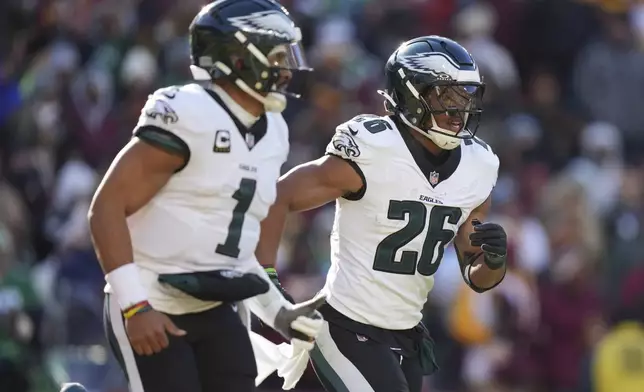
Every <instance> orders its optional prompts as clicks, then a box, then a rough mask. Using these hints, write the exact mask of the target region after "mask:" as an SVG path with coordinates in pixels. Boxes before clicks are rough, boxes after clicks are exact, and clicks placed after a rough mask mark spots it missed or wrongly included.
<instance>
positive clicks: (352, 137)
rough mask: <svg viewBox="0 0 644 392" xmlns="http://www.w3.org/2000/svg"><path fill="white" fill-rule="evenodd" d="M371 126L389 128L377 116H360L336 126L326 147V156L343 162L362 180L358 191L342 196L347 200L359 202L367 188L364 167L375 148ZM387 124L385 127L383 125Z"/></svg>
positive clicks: (385, 122) (372, 158)
mask: <svg viewBox="0 0 644 392" xmlns="http://www.w3.org/2000/svg"><path fill="white" fill-rule="evenodd" d="M373 124H376V126H378V125H379V126H382V127H385V126H389V125H388V123H387V121H386V120H383V119H382V118H380V117H377V116H370V115H362V116H358V117H355V118H353V119H351V120H350V121H347V122H345V123H343V124H340V125H338V127H337V128H336V129H335V133H334V134H333V137H332V138H331V141H330V142H329V144H328V145H327V146H326V152H325V153H326V155H333V156H335V157H338V158H340V159H343V160H345V161H346V162H347V163H349V164H350V165H351V167H353V169H354V170H355V171H356V173H358V175H359V176H360V178H361V179H362V183H363V187H362V189H360V191H358V192H355V193H352V194H347V195H345V196H344V198H345V199H348V200H360V199H361V198H362V196H363V195H364V193H365V191H366V187H367V179H366V178H365V175H364V170H363V169H364V167H365V166H367V165H370V164H371V163H372V162H373V160H374V157H375V156H376V149H377V146H376V144H374V138H375V135H374V132H373V129H376V128H373ZM384 124H387V125H384Z"/></svg>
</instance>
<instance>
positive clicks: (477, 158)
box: [464, 137, 500, 203]
mask: <svg viewBox="0 0 644 392" xmlns="http://www.w3.org/2000/svg"><path fill="white" fill-rule="evenodd" d="M464 148H467V149H469V150H470V152H471V153H472V154H473V157H474V162H475V164H476V168H477V171H476V173H477V176H478V177H479V178H480V183H481V185H480V186H481V191H480V192H481V198H482V199H481V203H483V202H484V201H485V200H487V198H488V197H489V196H490V194H491V193H492V190H493V189H494V187H495V186H496V181H497V179H498V177H499V165H500V162H499V157H498V156H497V155H496V154H495V153H494V151H493V150H492V147H491V146H489V145H488V144H487V143H485V142H484V141H483V140H482V139H480V138H479V137H474V138H473V139H470V140H467V141H465V143H464Z"/></svg>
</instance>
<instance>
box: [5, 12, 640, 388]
mask: <svg viewBox="0 0 644 392" xmlns="http://www.w3.org/2000/svg"><path fill="white" fill-rule="evenodd" d="M204 3H205V2H204V1H203V0H181V1H177V0H2V1H1V2H0V391H7V392H9V391H11V392H27V391H29V392H50V391H56V390H57V385H58V383H60V382H64V381H68V380H73V381H80V382H82V383H85V385H86V386H87V387H88V389H89V390H90V391H96V392H98V391H100V392H108V391H109V392H116V391H125V389H124V380H123V377H122V375H121V372H120V370H119V368H118V367H117V365H116V364H115V362H114V360H113V358H112V357H111V354H110V353H109V351H108V350H107V349H106V345H105V340H104V338H103V331H102V325H101V312H102V287H103V284H104V281H103V276H102V273H101V271H100V268H99V266H98V263H97V262H96V259H95V256H94V253H93V251H92V248H91V244H90V240H89V235H88V228H87V223H86V212H87V209H88V202H89V200H90V198H91V196H92V193H93V191H94V189H95V186H96V185H97V181H98V180H100V178H101V176H102V173H103V172H104V170H105V169H106V167H107V165H109V163H110V161H111V160H112V158H113V157H114V155H115V153H116V152H117V151H118V150H119V149H120V147H121V146H123V145H124V144H125V143H126V142H127V140H128V139H129V138H130V135H131V131H132V127H133V126H134V124H135V123H136V121H137V117H138V115H139V111H140V110H141V107H142V105H143V103H144V101H145V99H146V97H147V95H148V94H149V93H150V92H152V91H153V90H155V89H156V88H158V87H161V86H165V85H169V84H179V83H184V82H187V81H188V80H189V78H190V76H189V70H188V65H189V58H188V38H187V34H186V33H187V28H188V25H189V23H190V21H191V19H192V17H193V16H194V15H195V13H196V12H197V10H198V9H199V7H200V6H201V5H203V4H204ZM282 3H283V4H284V5H285V6H286V7H287V8H288V9H289V10H290V11H291V12H292V14H293V15H294V16H295V18H296V19H297V21H298V22H299V24H300V26H301V27H302V30H303V34H304V44H305V47H306V49H307V52H308V59H309V61H310V62H311V63H312V65H313V66H314V67H315V69H316V71H315V73H314V78H313V79H314V80H313V82H312V83H311V84H310V86H309V89H308V94H307V97H306V100H303V101H297V102H290V103H289V107H288V109H287V111H286V113H285V115H286V117H287V120H288V121H289V124H290V129H291V154H290V157H289V161H288V162H287V165H285V167H284V170H287V169H289V168H290V167H292V166H294V165H296V164H298V163H301V162H303V161H305V160H309V159H314V158H316V157H318V156H320V155H321V154H322V153H323V151H324V147H325V145H326V144H327V143H328V141H329V139H330V136H331V135H332V133H333V131H334V129H335V126H336V125H337V124H339V123H341V122H344V121H346V120H347V119H349V118H351V117H353V116H354V115H357V114H359V113H377V114H381V113H383V106H382V98H381V97H380V96H379V95H378V94H376V92H375V91H376V89H377V88H382V87H383V65H384V62H385V61H386V59H387V57H388V56H389V54H390V53H391V52H392V51H393V50H394V49H395V48H396V47H397V46H398V45H399V44H400V43H401V42H403V41H404V40H406V39H409V38H412V37H414V36H418V35H428V34H441V35H446V36H449V37H452V38H454V39H456V40H458V41H459V42H460V43H462V44H463V45H464V46H465V47H466V48H468V49H469V50H470V51H471V53H472V54H473V55H474V57H475V58H476V60H477V61H478V63H479V66H480V68H481V70H482V73H483V75H484V78H485V82H486V84H487V90H486V96H485V108H486V109H485V112H484V117H483V120H482V125H481V127H480V129H479V133H478V134H479V135H480V136H481V137H482V138H483V139H484V140H485V141H486V142H488V144H490V145H491V146H492V147H493V149H494V150H495V151H496V153H497V154H498V155H499V157H500V159H501V169H500V170H501V172H500V177H499V180H498V183H497V186H496V188H495V190H494V193H493V200H494V214H493V215H494V216H493V217H491V218H490V219H492V220H495V221H498V222H500V223H502V224H503V226H504V227H505V228H506V230H507V231H508V233H509V238H510V248H511V249H510V264H511V267H510V270H509V272H508V274H507V276H506V279H505V281H504V282H503V284H501V285H500V286H499V287H498V288H497V289H495V290H494V291H493V292H491V293H487V294H484V295H477V294H475V293H473V292H471V291H469V289H468V288H467V287H466V286H465V285H464V284H463V283H462V281H461V277H460V273H459V270H458V267H457V265H458V264H457V260H456V257H455V255H454V252H453V250H450V251H448V252H446V254H445V258H444V260H443V263H442V265H441V268H440V270H439V271H438V273H437V275H436V286H435V289H434V291H433V292H432V293H431V294H430V297H429V301H428V303H427V309H426V310H427V311H426V317H425V321H426V323H427V325H428V326H429V328H430V330H431V331H432V333H433V335H434V338H435V340H436V341H437V344H438V358H439V361H440V364H441V370H440V371H439V373H438V374H437V375H435V376H432V377H430V378H428V380H427V383H426V390H427V391H463V392H469V391H499V392H503V391H548V392H572V391H597V392H604V391H614V392H630V391H644V381H642V378H643V377H644V329H643V327H642V324H641V322H643V321H644V315H643V314H642V313H644V301H642V298H644V272H643V271H644V4H642V5H640V4H638V3H639V2H637V1H633V2H631V1H626V0H624V1H620V0H585V1H582V0H577V1H574V0H487V1H476V0H395V1H394V0H283V1H282ZM383 159H386V157H383ZM333 210H334V206H333V205H328V206H326V207H324V208H321V209H319V210H316V211H311V212H309V213H306V214H302V215H300V216H296V217H293V219H291V220H290V222H289V227H288V230H287V233H286V235H285V237H284V241H283V246H282V249H281V256H280V258H279V265H278V271H279V273H280V276H281V279H282V281H283V284H284V286H285V287H286V288H287V289H288V290H289V291H290V293H291V294H292V295H293V296H294V297H295V298H296V299H305V298H308V297H309V296H311V295H312V294H313V293H314V292H315V291H316V290H317V289H319V288H320V287H321V286H322V284H323V281H324V276H325V273H326V270H327V268H328V266H329V245H328V238H329V237H328V233H329V230H330V227H331V224H332V220H333ZM638 319H639V320H640V321H639V323H640V324H638V321H637V320H638ZM269 334H270V332H269ZM615 375H621V376H619V377H616V376H615ZM611 377H615V378H611ZM638 377H639V378H638ZM633 380H635V381H633ZM638 380H639V381H638ZM622 382H634V384H633V385H637V387H635V389H628V387H627V386H625V384H620V383H622ZM265 385H266V386H265V387H264V388H275V389H279V386H280V385H281V384H280V382H279V380H277V379H269V380H268V381H267V382H266V384H265ZM317 385H318V384H317V380H316V379H315V376H314V374H313V373H312V372H310V371H309V372H307V373H306V376H305V378H304V379H303V380H302V382H301V384H300V386H299V387H298V389H297V390H300V391H311V392H313V391H320V389H319V387H318V386H317ZM264 390H267V389H264Z"/></svg>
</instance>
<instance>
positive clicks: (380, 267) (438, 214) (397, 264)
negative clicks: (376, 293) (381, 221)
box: [373, 200, 463, 276]
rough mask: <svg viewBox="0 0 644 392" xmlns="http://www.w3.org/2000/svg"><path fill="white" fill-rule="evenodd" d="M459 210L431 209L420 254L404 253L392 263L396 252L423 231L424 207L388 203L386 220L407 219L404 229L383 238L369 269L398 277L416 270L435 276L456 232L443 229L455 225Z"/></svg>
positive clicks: (460, 211) (421, 205) (461, 212)
mask: <svg viewBox="0 0 644 392" xmlns="http://www.w3.org/2000/svg"><path fill="white" fill-rule="evenodd" d="M462 215H463V211H462V210H461V209H460V208H456V207H448V206H433V207H432V208H431V210H430V213H429V227H428V229H427V234H426V236H425V241H424V242H423V248H422V250H421V253H420V257H419V255H418V252H416V251H410V250H404V251H402V254H401V257H400V261H396V260H395V258H396V252H397V251H398V249H400V248H402V247H403V246H405V245H407V244H408V243H409V242H411V241H412V240H413V239H414V238H416V237H417V236H418V235H419V234H421V233H422V232H423V231H424V229H425V222H426V221H427V219H426V218H427V207H426V206H425V204H424V203H421V202H419V201H412V200H390V201H389V210H388V211H387V218H388V219H391V220H405V216H408V217H409V218H408V219H409V220H408V222H407V224H406V225H405V227H403V228H402V229H400V230H398V231H397V232H395V233H391V234H389V235H388V236H387V237H385V238H384V239H383V240H382V241H381V242H380V243H379V244H378V247H377V248H376V254H375V256H374V260H373V269H374V270H376V271H381V272H388V273H392V274H400V275H414V274H415V273H416V271H418V273H419V274H421V275H424V276H431V275H434V274H435V273H436V271H437V270H438V267H439V265H440V262H441V260H442V259H443V254H444V252H445V246H446V245H447V244H448V243H449V242H450V241H451V240H452V239H453V238H454V236H455V235H456V232H455V231H454V230H450V229H446V228H445V221H446V220H447V222H448V223H450V224H452V225H456V224H458V221H459V220H460V219H461V216H462Z"/></svg>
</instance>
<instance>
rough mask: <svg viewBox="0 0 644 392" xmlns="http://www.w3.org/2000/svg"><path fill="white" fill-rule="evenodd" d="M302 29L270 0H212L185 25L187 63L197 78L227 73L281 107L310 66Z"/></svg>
mask: <svg viewBox="0 0 644 392" xmlns="http://www.w3.org/2000/svg"><path fill="white" fill-rule="evenodd" d="M301 40H302V33H301V31H300V29H299V28H298V27H297V26H295V23H294V22H293V20H292V19H291V17H290V15H289V13H288V11H287V10H286V9H285V8H284V7H282V6H281V5H279V4H278V3H277V2H276V1H274V0H217V1H214V2H212V3H210V4H208V5H206V6H205V7H204V8H203V9H202V10H201V11H200V12H199V14H197V16H196V17H195V18H194V20H193V21H192V23H191V25H190V51H191V59H192V65H191V66H190V69H191V71H192V75H193V77H194V79H196V80H208V81H211V80H212V81H217V80H220V79H226V80H229V81H230V82H232V83H233V84H234V85H235V86H237V87H238V88H240V89H241V90H242V91H244V92H245V93H247V94H248V95H250V96H251V97H253V98H255V99H256V100H258V101H260V102H261V103H262V104H263V105H264V107H265V108H266V110H268V111H274V112H280V111H282V110H284V108H285V107H286V97H293V98H299V97H300V96H301V93H302V91H301V90H300V89H298V88H297V87H302V86H303V85H304V83H302V85H301V86H300V84H295V85H294V83H292V80H293V79H294V77H295V76H298V77H297V78H296V79H298V80H303V78H302V77H300V76H303V75H297V74H302V73H304V74H308V73H309V72H310V71H312V68H310V67H309V66H308V64H307V62H306V58H305V55H304V50H303V48H302V45H301Z"/></svg>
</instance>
